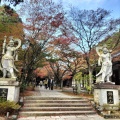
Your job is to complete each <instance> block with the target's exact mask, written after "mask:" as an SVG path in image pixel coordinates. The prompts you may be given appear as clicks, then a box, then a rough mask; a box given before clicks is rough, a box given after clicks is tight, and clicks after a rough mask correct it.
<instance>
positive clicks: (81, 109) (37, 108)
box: [21, 107, 93, 111]
mask: <svg viewBox="0 0 120 120" xmlns="http://www.w3.org/2000/svg"><path fill="white" fill-rule="evenodd" d="M88 110H93V108H92V107H23V108H22V109H21V111H88Z"/></svg>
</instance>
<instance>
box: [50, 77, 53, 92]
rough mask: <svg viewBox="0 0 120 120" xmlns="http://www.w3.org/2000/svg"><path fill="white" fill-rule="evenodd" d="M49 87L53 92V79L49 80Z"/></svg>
mask: <svg viewBox="0 0 120 120" xmlns="http://www.w3.org/2000/svg"><path fill="white" fill-rule="evenodd" d="M50 87H51V90H53V78H51V80H50Z"/></svg>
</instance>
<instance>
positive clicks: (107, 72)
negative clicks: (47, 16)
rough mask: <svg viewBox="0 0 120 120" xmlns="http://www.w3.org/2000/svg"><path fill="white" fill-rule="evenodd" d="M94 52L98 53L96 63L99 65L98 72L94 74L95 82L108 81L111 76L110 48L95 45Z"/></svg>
mask: <svg viewBox="0 0 120 120" xmlns="http://www.w3.org/2000/svg"><path fill="white" fill-rule="evenodd" d="M96 52H97V54H98V55H99V59H98V65H99V66H101V70H100V72H99V73H98V74H97V75H96V82H110V77H111V76H112V59H111V50H108V49H107V47H106V45H104V46H103V47H96Z"/></svg>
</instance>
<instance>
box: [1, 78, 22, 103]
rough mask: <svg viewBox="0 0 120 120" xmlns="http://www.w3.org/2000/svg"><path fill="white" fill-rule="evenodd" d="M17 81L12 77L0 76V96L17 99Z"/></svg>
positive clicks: (12, 99)
mask: <svg viewBox="0 0 120 120" xmlns="http://www.w3.org/2000/svg"><path fill="white" fill-rule="evenodd" d="M19 91H20V87H19V82H18V81H16V79H13V78H0V98H1V99H4V100H9V101H14V102H18V101H19Z"/></svg>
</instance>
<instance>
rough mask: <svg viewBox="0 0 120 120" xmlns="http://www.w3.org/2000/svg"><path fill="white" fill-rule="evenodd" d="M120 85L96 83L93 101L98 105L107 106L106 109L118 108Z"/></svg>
mask: <svg viewBox="0 0 120 120" xmlns="http://www.w3.org/2000/svg"><path fill="white" fill-rule="evenodd" d="M119 89H120V86H117V85H114V84H112V83H110V82H109V83H97V84H95V85H94V102H95V103H96V104H97V105H98V106H102V107H104V106H109V107H108V109H111V107H112V109H114V110H118V109H119V107H118V105H119V94H118V90H119Z"/></svg>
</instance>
